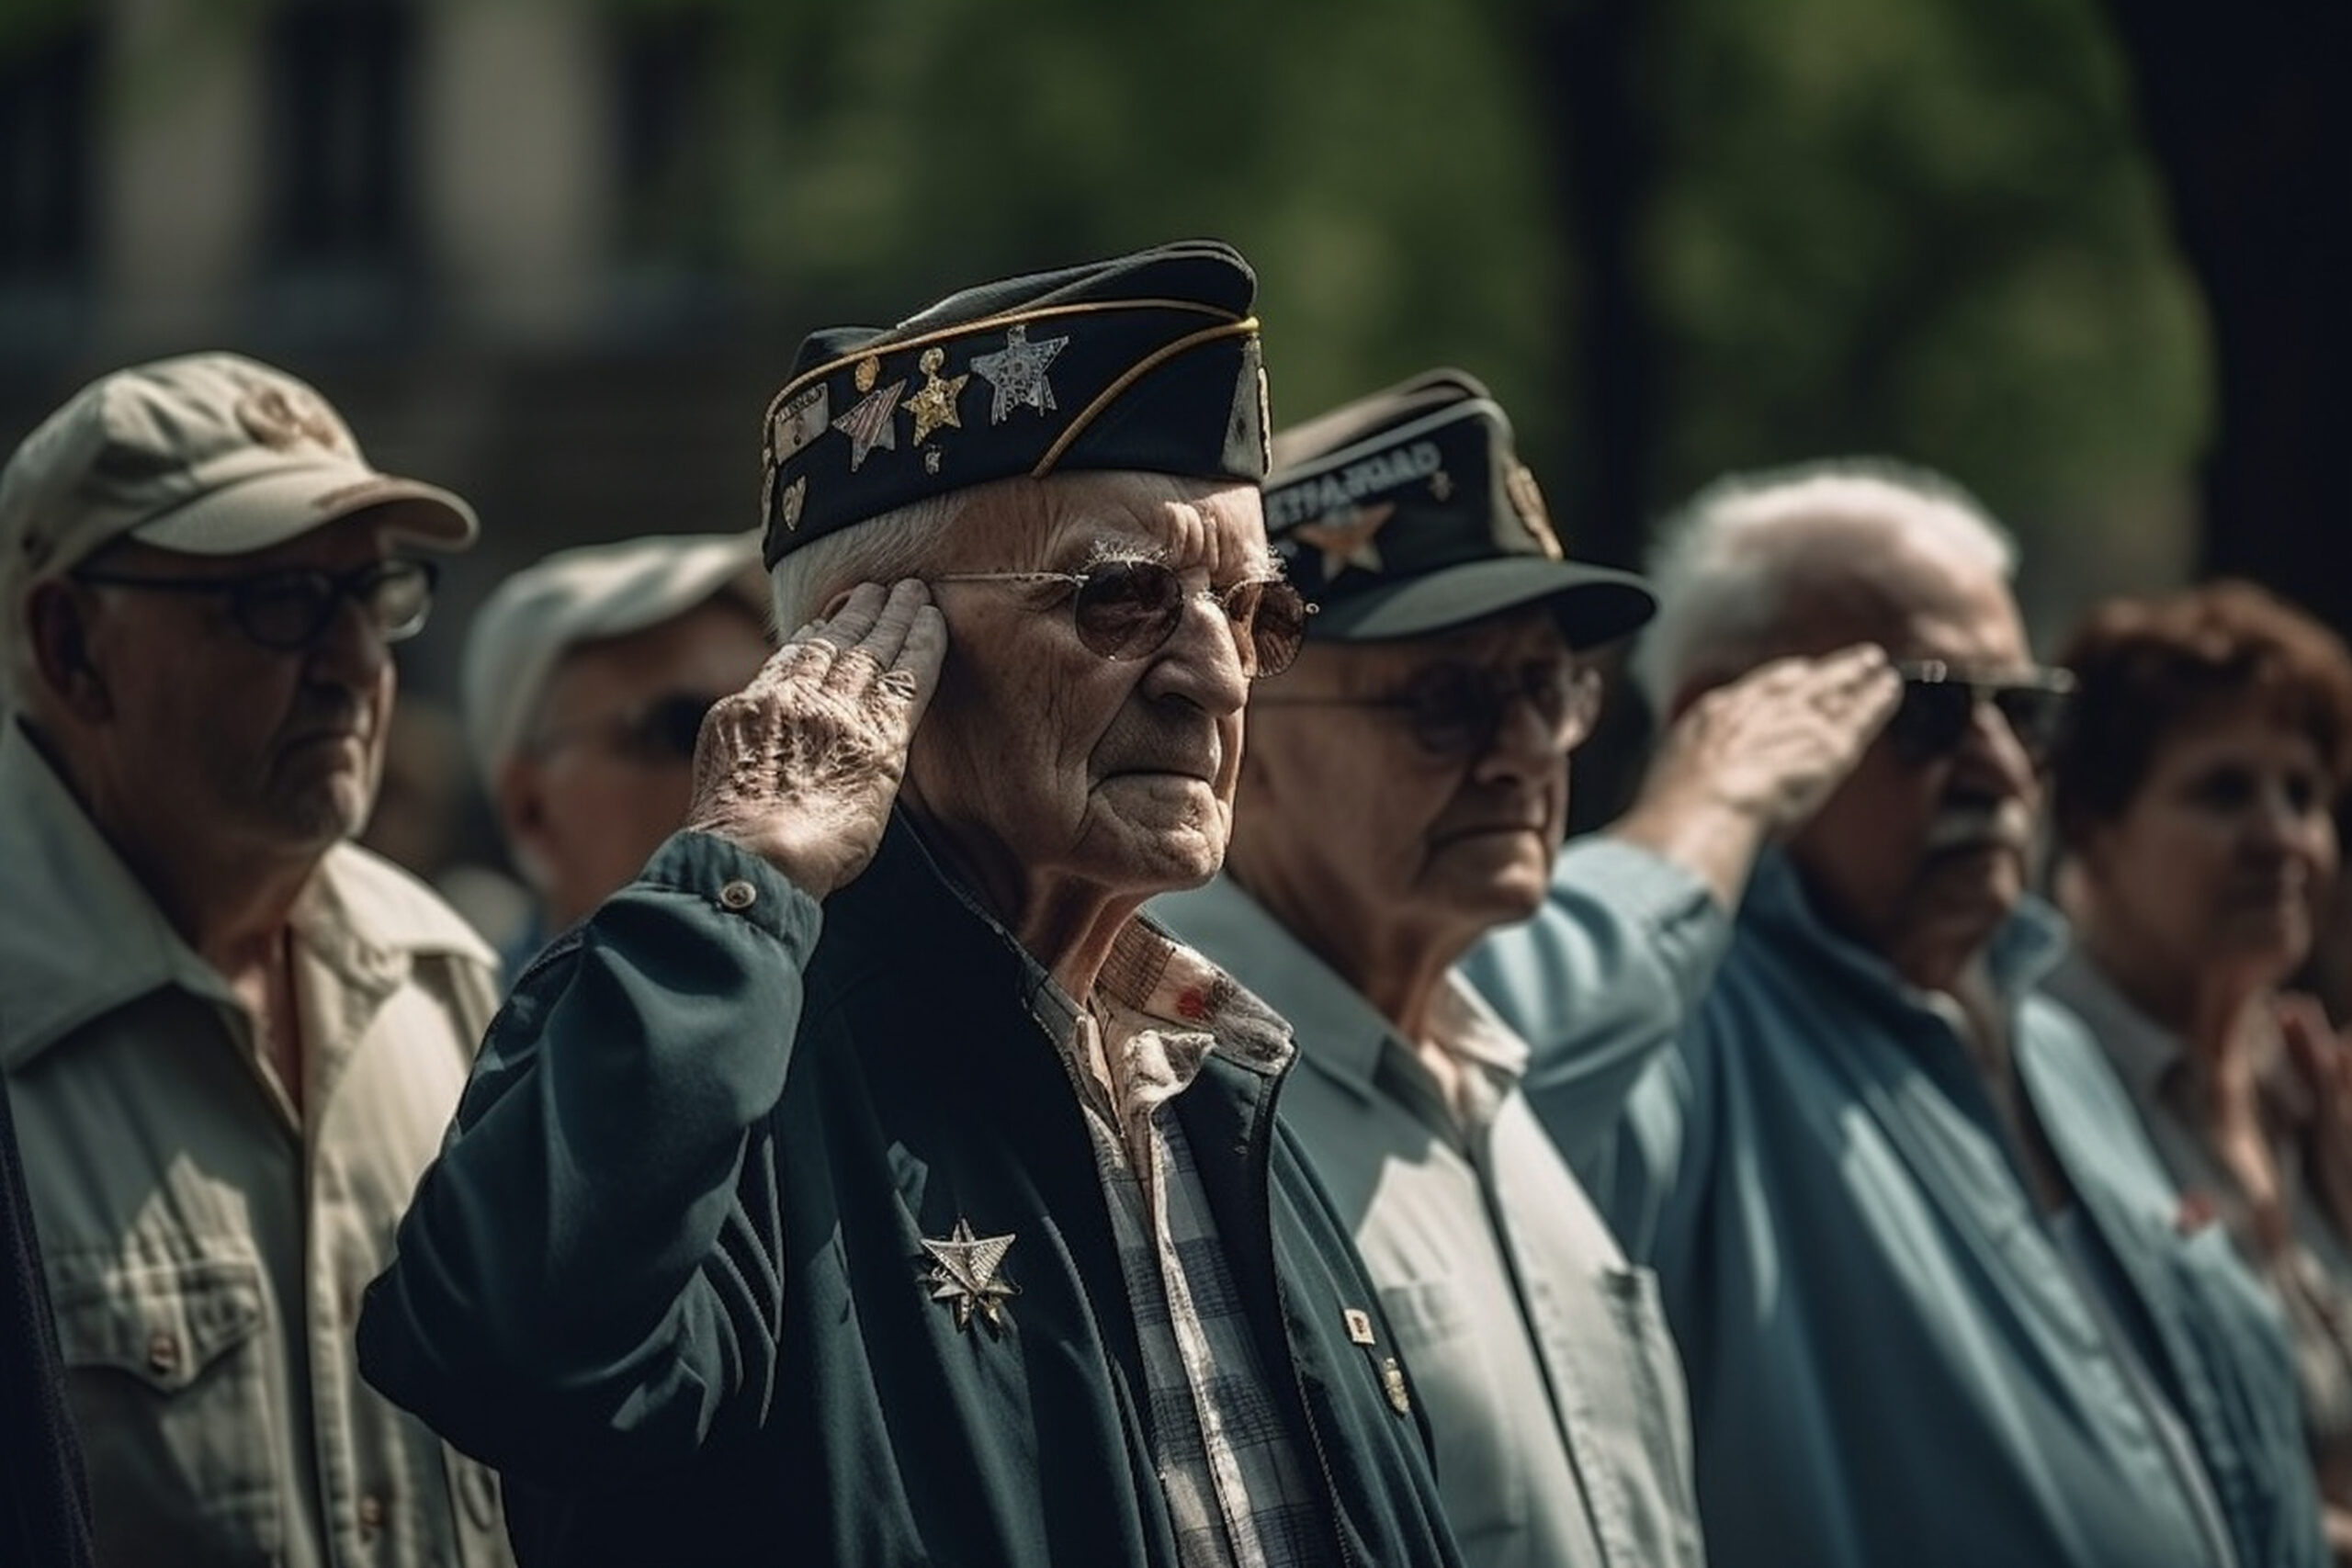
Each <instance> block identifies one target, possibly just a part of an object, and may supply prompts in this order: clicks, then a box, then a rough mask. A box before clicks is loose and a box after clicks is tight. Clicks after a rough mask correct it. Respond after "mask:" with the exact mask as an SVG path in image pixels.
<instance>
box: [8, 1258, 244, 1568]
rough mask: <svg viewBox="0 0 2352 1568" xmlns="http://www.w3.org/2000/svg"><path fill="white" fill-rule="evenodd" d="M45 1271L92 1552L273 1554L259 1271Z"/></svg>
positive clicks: (231, 1264) (219, 1261)
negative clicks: (79, 1454)
mask: <svg viewBox="0 0 2352 1568" xmlns="http://www.w3.org/2000/svg"><path fill="white" fill-rule="evenodd" d="M76 1262H77V1260H76V1259H73V1258H61V1259H58V1260H57V1261H56V1262H55V1264H53V1265H52V1269H51V1279H52V1294H53V1296H54V1298H55V1303H56V1309H57V1328H58V1336H59V1338H60V1340H61V1341H62V1348H63V1351H64V1356H65V1361H66V1366H67V1369H68V1374H69V1390H70V1394H71V1398H72V1401H73V1405H74V1420H75V1423H76V1424H77V1425H78V1427H80V1429H81V1438H82V1446H83V1450H84V1457H85V1460H86V1461H87V1465H88V1470H89V1478H90V1503H91V1510H92V1513H93V1515H94V1516H95V1522H96V1529H97V1538H98V1547H99V1556H100V1557H101V1558H103V1559H106V1560H107V1561H114V1562H124V1561H130V1562H210V1561H213V1560H214V1559H215V1558H216V1557H222V1558H225V1557H227V1556H229V1555H231V1554H234V1555H236V1556H239V1557H244V1558H250V1557H251V1556H252V1555H253V1554H254V1552H255V1551H263V1552H274V1551H279V1550H281V1549H282V1547H283V1545H284V1542H283V1539H282V1537H283V1530H282V1526H281V1523H280V1520H279V1508H280V1499H279V1497H278V1495H277V1481H276V1479H275V1461H276V1458H277V1452H278V1450H279V1447H280V1441H281V1439H280V1436H279V1434H278V1432H277V1417H276V1410H275V1404H274V1402H273V1399H272V1395H271V1385H272V1382H273V1381H274V1374H273V1370H272V1368H271V1367H270V1365H269V1362H268V1356H267V1337H266V1335H265V1334H264V1332H263V1330H264V1326H265V1320H266V1315H267V1313H266V1303H265V1296H264V1292H263V1289H262V1279H261V1269H260V1265H259V1264H257V1263H255V1262H254V1261H253V1260H252V1259H250V1258H234V1257H221V1258H198V1259H191V1260H187V1261H182V1262H176V1263H167V1264H141V1265H134V1266H125V1265H123V1264H122V1263H121V1262H120V1260H119V1259H116V1258H109V1259H107V1260H106V1264H105V1266H103V1267H97V1268H77V1267H76V1266H75V1265H76Z"/></svg>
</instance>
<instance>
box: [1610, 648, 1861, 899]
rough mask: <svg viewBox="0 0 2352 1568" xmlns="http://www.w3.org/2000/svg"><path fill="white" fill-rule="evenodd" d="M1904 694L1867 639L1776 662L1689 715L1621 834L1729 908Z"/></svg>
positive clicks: (1849, 768)
mask: <svg viewBox="0 0 2352 1568" xmlns="http://www.w3.org/2000/svg"><path fill="white" fill-rule="evenodd" d="M1902 695H1903V682H1901V680H1899V679H1898V678H1897V677H1896V675H1895V673H1894V666H1893V665H1892V664H1890V663H1888V662H1887V658H1886V654H1885V652H1884V651H1883V649H1879V648H1878V647H1876V646H1875V645H1872V644H1869V643H1860V644H1857V645H1855V646H1854V647H1852V648H1847V649H1839V650H1838V652H1836V653H1832V654H1828V655H1826V656H1824V657H1822V658H1819V659H1776V660H1772V661H1771V662H1770V663H1769V664H1763V665H1759V666H1758V667H1757V668H1756V669H1754V670H1751V671H1748V672H1747V674H1746V675H1743V676H1741V677H1740V678H1739V679H1738V680H1736V681H1734V682H1731V683H1730V684H1728V685H1724V686H1718V687H1716V688H1715V689H1714V690H1713V691H1711V692H1709V693H1707V694H1705V695H1703V696H1702V697H1700V698H1699V699H1698V700H1697V701H1696V702H1694V703H1692V704H1691V706H1690V707H1689V708H1687V709H1685V710H1684V711H1683V713H1682V714H1681V716H1679V718H1677V719H1676V720H1675V721H1674V723H1673V725H1672V726H1671V727H1670V728H1668V730H1667V732H1666V734H1665V736H1664V737H1663V738H1662V739H1661V740H1660V741H1659V743H1658V752H1657V758H1656V760H1655V761H1653V762H1652V763H1651V765H1650V769H1649V773H1648V774H1647V776H1646V777H1645V779H1644V781H1643V784H1642V789H1641V794H1640V795H1639V796H1638V797H1637V798H1636V799H1635V800H1634V806H1633V807H1632V809H1631V810H1629V811H1627V812H1626V814H1625V815H1624V816H1623V818H1620V819H1619V820H1618V821H1617V822H1616V823H1615V824H1614V825H1613V826H1612V827H1611V829H1610V830H1611V832H1612V833H1614V834H1615V835H1617V836H1618V837H1620V838H1623V839H1625V840H1629V841H1630V842H1633V843H1636V844H1640V845H1643V846H1644V847H1645V848H1647V849H1649V850H1650V851H1652V852H1655V853H1657V854H1659V855H1662V856H1664V857H1665V858H1666V859H1668V860H1670V861H1673V862H1675V863H1678V864H1679V865H1682V866H1683V867H1685V868H1686V869H1688V870H1690V871H1691V872H1692V873H1694V874H1697V875H1698V876H1699V877H1700V878H1702V880H1703V881H1705V882H1706V884H1707V885H1708V886H1709V887H1710V888H1711V889H1712V890H1713V893H1714V896H1715V899H1716V902H1717V903H1719V904H1720V905H1722V906H1723V907H1724V908H1726V909H1732V908H1738V906H1739V899H1740V894H1741V891H1742V889H1744V888H1745V887H1746V886H1747V874H1748V871H1749V870H1750V868H1751V867H1752V866H1753V865H1754V863H1755V860H1756V854H1757V852H1758V850H1760V849H1761V848H1762V847H1763V845H1764V844H1765V843H1766V842H1767V841H1768V840H1771V839H1774V838H1777V837H1779V836H1780V835H1781V834H1784V833H1787V832H1788V831H1790V830H1791V829H1794V828H1795V827H1797V826H1798V825H1799V824H1801V823H1802V822H1804V819H1805V818H1808V817H1810V816H1812V815H1813V813H1814V811H1815V809H1816V808H1818V807H1820V805H1821V803H1822V802H1823V801H1825V800H1826V799H1828V798H1829V796H1830V795H1831V794H1832V793H1833V792H1834V791H1835V790H1836V789H1837V787H1838V784H1840V783H1842V782H1843V781H1844V779H1845V777H1846V775H1847V774H1848V773H1851V772H1853V769H1854V764H1855V763H1856V762H1857V761H1860V758H1861V755H1862V752H1863V751H1864V750H1867V749H1868V747H1869V746H1870V743H1871V738H1872V737H1873V736H1875V735H1877V734H1878V732H1879V728H1880V727H1881V726H1882V725H1883V724H1885V722H1886V720H1887V717H1888V716H1889V715H1891V714H1893V713H1894V707H1895V705H1896V703H1897V702H1899V701H1900V700H1901V698H1902Z"/></svg>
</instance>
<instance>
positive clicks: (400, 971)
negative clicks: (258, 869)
mask: <svg viewBox="0 0 2352 1568" xmlns="http://www.w3.org/2000/svg"><path fill="white" fill-rule="evenodd" d="M0 865H5V866H6V867H7V868H8V882H9V894H10V897H11V899H12V901H13V902H14V903H15V905H16V909H15V918H13V919H7V920H5V921H0V1019H5V1020H6V1026H5V1028H0V1068H6V1069H8V1070H10V1071H14V1070H17V1069H18V1068H21V1067H23V1066H25V1065H26V1064H27V1063H28V1062H30V1061H31V1060H32V1059H33V1058H34V1057H36V1056H38V1055H40V1053H41V1052H42V1051H44V1050H45V1049H47V1048H48V1047H49V1046H50V1045H51V1044H53V1043H56V1042H57V1041H58V1040H59V1039H61V1038H62V1037H63V1036H65V1035H67V1034H69V1033H71V1032H73V1031H74V1030H75V1029H77V1028H79V1027H80V1026H81V1025H83V1024H85V1023H87V1022H88V1021H91V1020H93V1019H95V1018H98V1017H101V1016H103V1015H104V1014H106V1013H108V1012H111V1011H113V1010H115V1009H117V1008H119V1007H121V1006H123V1005H124V1004H126V1003H128V1002H131V1001H134V1000H136V999H137V998H140V997H141V996H144V995H146V994H147V993H148V992H150V991H153V990H157V989H160V988H164V987H175V988H177V989H180V990H184V991H187V992H189V993H190V994H192V995H194V996H197V997H199V998H205V999H207V1000H210V1001H213V1002H217V1003H219V1004H220V1005H222V1006H224V1007H227V1008H230V1009H232V1010H242V1004H241V1003H240V1002H239V1001H238V1000H237V998H236V997H235V994H234V993H233V992H232V990H231V989H230V987H229V984H228V982H227V981H226V980H225V979H223V978H222V977H221V976H220V973H219V971H217V970H215V969H214V968H213V967H212V966H211V965H210V964H208V963H206V962H205V961H204V959H202V958H201V957H199V956H198V954H197V953H196V951H195V950H194V949H193V948H191V947H189V946H188V945H187V942H185V941H184V940H182V938H181V937H180V935H179V933H178V932H177V931H174V930H173V929H172V926H171V924H170V922H169V921H168V920H166V919H164V914H163V911H162V910H161V909H160V908H157V907H156V905H155V902H154V900H153V898H151V897H149V896H148V894H147V890H146V889H145V888H144V887H143V886H141V885H140V883H139V881H138V879H137V878H136V877H134V876H133V875H132V874H130V869H129V868H128V867H127V866H125V865H124V864H123V863H122V860H121V857H120V856H119V855H118V854H117V853H116V852H115V850H114V847H113V846H112V845H111V844H109V843H107V840H106V838H105V837H104V835H102V834H101V833H99V831H98V830H97V829H96V826H94V825H93V824H92V823H91V821H90V819H89V818H88V817H87V816H86V815H85V814H84V812H83V810H82V806H81V803H80V802H79V801H78V800H76V799H75V798H74V795H73V793H72V791H70V790H69V789H67V787H66V786H65V783H64V781H63V780H62V779H61V778H59V777H58V775H57V772H56V770H55V769H54V768H53V767H51V765H50V762H49V760H48V759H47V758H46V757H44V756H43V755H42V754H41V752H40V749H39V748H37V747H36V746H34V745H33V743H32V741H31V739H29V738H28V736H27V735H26V734H25V733H24V730H23V728H22V727H21V725H20V724H19V723H18V721H17V718H16V717H15V716H13V715H11V716H0ZM291 924H292V926H293V930H294V935H295V939H296V941H297V942H298V943H299V944H300V946H302V947H303V948H304V949H305V950H306V951H307V952H308V953H309V954H310V955H311V957H313V958H314V959H315V960H317V961H318V962H320V963H322V964H325V965H326V966H327V967H328V968H330V969H331V970H332V971H334V973H336V974H337V975H338V976H341V977H342V978H343V979H344V980H345V982H346V984H347V985H348V986H349V987H351V988H352V990H353V991H354V992H355V993H357V994H364V995H378V994H381V993H382V992H385V991H388V990H390V989H391V988H392V987H395V986H397V985H398V984H399V983H400V981H401V979H402V978H404V977H405V976H406V975H407V973H408V969H409V965H410V964H411V962H412V961H413V958H414V957H416V956H418V955H420V954H425V953H442V954H453V955H456V956H458V957H462V958H465V959H467V960H469V961H472V962H476V963H480V964H484V965H490V964H495V963H496V958H495V956H494V955H493V954H492V953H491V951H490V949H489V948H488V947H487V946H486V945H485V944H484V943H483V942H482V941H481V938H480V937H479V936H477V935H475V934H474V932H473V931H472V930H471V928H469V926H467V925H466V923H465V922H464V921H463V920H462V919H459V918H458V915H457V914H456V913H455V912H454V911H453V910H451V909H450V908H448V906H447V905H446V904H444V903H442V902H441V901H440V899H439V898H437V897H435V896H434V895H433V894H432V893H431V892H430V891H428V890H427V889H426V888H424V886H422V885H420V884H418V883H417V882H416V881H415V880H414V879H413V878H411V877H410V876H409V875H408V874H406V873H405V872H402V871H400V870H399V869H397V868H396V867H394V866H392V865H391V864H390V863H387V862H385V861H382V860H379V859H378V858H377V857H376V856H374V855H372V854H369V853H368V852H367V851H365V850H361V849H357V848H356V847H354V846H352V845H349V844H338V845H336V846H335V847H334V848H333V849H331V850H330V851H328V852H327V854H326V856H325V858H324V859H323V860H322V862H321V863H320V865H319V869H318V870H317V872H315V873H314V874H312V876H311V881H310V884H309V885H308V886H306V887H304V889H303V891H302V894H301V896H300V898H299V899H297V901H296V903H295V907H294V910H293V913H292V918H291Z"/></svg>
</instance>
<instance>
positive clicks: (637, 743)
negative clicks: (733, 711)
mask: <svg viewBox="0 0 2352 1568" xmlns="http://www.w3.org/2000/svg"><path fill="white" fill-rule="evenodd" d="M717 703H718V698H717V697H716V696H707V695H705V694H701V693H697V692H665V693H663V694H662V695H661V696H658V697H655V698H653V699H652V700H651V701H650V702H646V703H641V704H639V705H637V706H635V707H629V708H624V709H622V710H621V711H620V712H618V713H611V714H604V715H601V716H597V717H595V718H589V719H582V720H580V721H579V722H577V723H574V724H565V725H558V726H556V727H555V728H551V729H547V730H543V731H541V732H540V733H539V734H538V735H537V736H536V737H534V738H533V739H532V741H531V744H530V746H529V748H528V750H530V752H531V754H532V755H534V756H545V755H547V754H548V752H550V751H553V750H558V749H559V748H560V747H562V746H565V745H567V744H569V743H570V742H571V741H573V740H577V739H581V738H582V736H589V735H594V736H596V737H599V738H601V739H603V740H604V741H605V744H606V745H607V746H609V747H610V748H611V749H612V750H613V751H614V752H615V753H616V754H617V755H620V756H623V757H627V758H628V759H629V760H631V761H639V762H645V763H650V764H653V765H656V766H660V765H663V764H667V763H673V762H691V761H694V756H695V742H696V741H698V740H699V739H701V738H702V721H703V718H704V716H706V715H707V714H708V713H709V712H710V710H711V708H712V706H713V705H715V704H717Z"/></svg>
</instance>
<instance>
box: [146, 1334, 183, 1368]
mask: <svg viewBox="0 0 2352 1568" xmlns="http://www.w3.org/2000/svg"><path fill="white" fill-rule="evenodd" d="M179 1364H180V1342H179V1340H178V1338H177V1337H175V1336H173V1335H170V1334H166V1333H165V1332H164V1331H163V1330H162V1329H160V1328H159V1329H157V1330H156V1331H155V1332H154V1333H153V1334H151V1335H149V1336H148V1337H147V1366H148V1369H149V1370H150V1371H157V1372H168V1371H173V1370H174V1369H175V1368H177V1367H178V1366H179Z"/></svg>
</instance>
